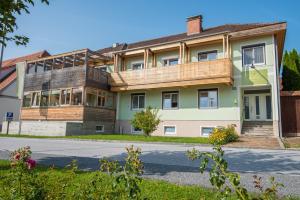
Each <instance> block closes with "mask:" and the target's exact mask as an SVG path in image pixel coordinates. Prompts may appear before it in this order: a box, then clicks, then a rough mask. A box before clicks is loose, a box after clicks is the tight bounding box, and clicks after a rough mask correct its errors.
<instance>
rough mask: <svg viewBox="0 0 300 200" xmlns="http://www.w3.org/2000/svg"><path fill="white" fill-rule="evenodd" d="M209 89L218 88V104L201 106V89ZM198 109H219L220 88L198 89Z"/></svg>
mask: <svg viewBox="0 0 300 200" xmlns="http://www.w3.org/2000/svg"><path fill="white" fill-rule="evenodd" d="M205 90H206V91H209V90H217V106H216V107H200V91H205ZM197 92H198V109H200V110H202V109H218V108H219V105H220V93H219V88H207V89H204V88H203V89H198V91H197Z"/></svg>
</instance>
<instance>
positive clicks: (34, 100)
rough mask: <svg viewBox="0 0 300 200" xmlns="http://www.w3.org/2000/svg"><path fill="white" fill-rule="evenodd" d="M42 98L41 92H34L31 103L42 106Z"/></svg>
mask: <svg viewBox="0 0 300 200" xmlns="http://www.w3.org/2000/svg"><path fill="white" fill-rule="evenodd" d="M40 99H41V93H40V92H33V93H32V102H31V105H32V106H40Z"/></svg>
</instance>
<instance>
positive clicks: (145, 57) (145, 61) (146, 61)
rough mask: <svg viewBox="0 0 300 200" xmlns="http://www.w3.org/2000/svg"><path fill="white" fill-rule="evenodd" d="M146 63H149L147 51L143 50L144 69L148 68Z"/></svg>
mask: <svg viewBox="0 0 300 200" xmlns="http://www.w3.org/2000/svg"><path fill="white" fill-rule="evenodd" d="M148 62H149V49H145V51H144V68H145V69H147V68H148Z"/></svg>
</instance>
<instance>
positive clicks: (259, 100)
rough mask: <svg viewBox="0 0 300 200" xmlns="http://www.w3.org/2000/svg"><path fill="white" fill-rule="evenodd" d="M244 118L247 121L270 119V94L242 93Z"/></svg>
mask: <svg viewBox="0 0 300 200" xmlns="http://www.w3.org/2000/svg"><path fill="white" fill-rule="evenodd" d="M244 119H245V120H247V121H268V120H272V103H271V95H270V94H246V95H244Z"/></svg>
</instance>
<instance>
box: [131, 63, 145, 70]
mask: <svg viewBox="0 0 300 200" xmlns="http://www.w3.org/2000/svg"><path fill="white" fill-rule="evenodd" d="M143 68H144V63H133V64H132V70H139V69H143Z"/></svg>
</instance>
